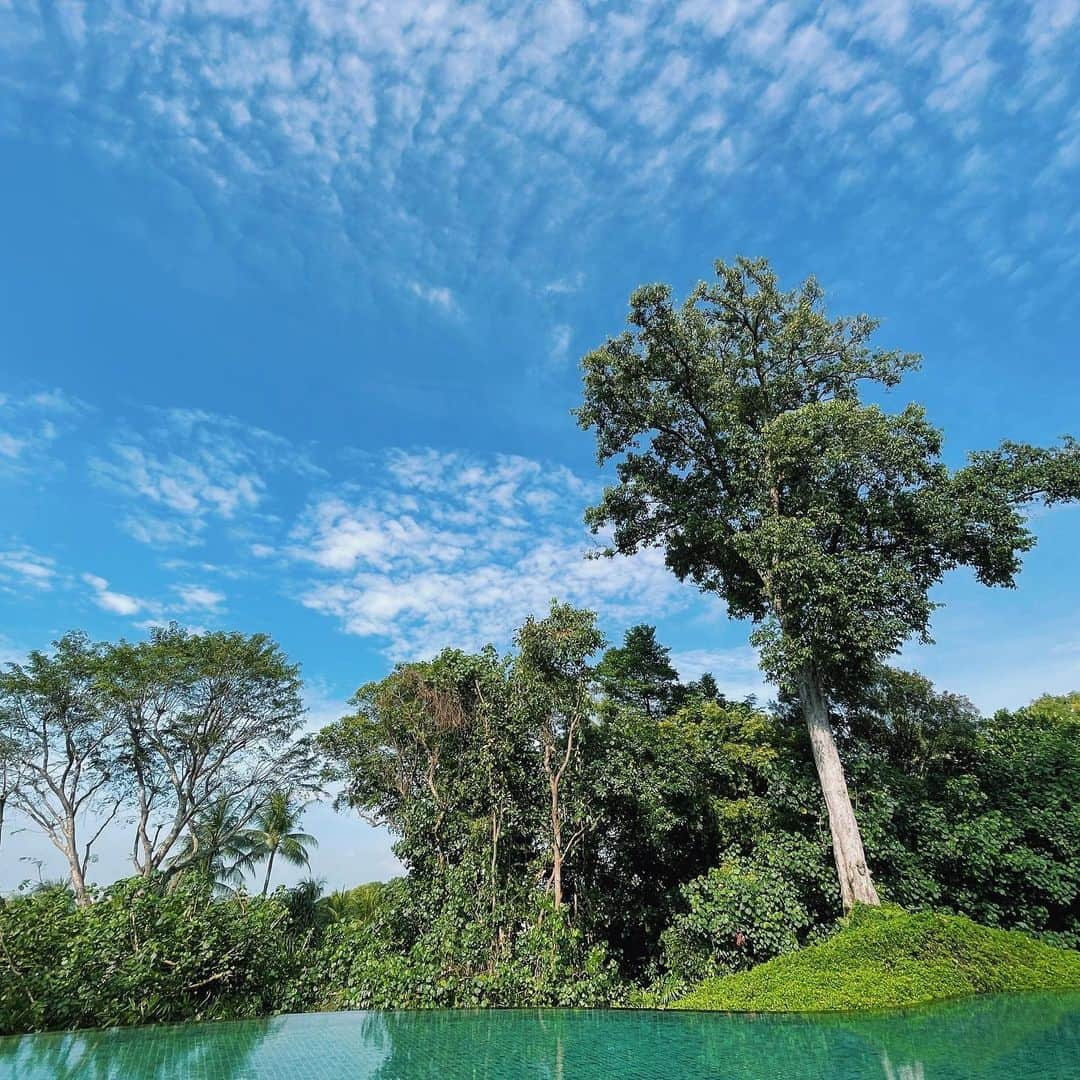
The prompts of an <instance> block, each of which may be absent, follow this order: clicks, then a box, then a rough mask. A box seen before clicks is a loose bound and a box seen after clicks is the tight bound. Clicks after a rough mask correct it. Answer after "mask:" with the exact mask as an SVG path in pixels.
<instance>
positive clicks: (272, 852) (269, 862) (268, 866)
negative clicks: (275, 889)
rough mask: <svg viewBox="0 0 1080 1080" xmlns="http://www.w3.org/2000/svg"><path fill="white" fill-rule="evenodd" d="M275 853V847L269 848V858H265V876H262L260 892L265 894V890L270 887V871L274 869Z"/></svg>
mask: <svg viewBox="0 0 1080 1080" xmlns="http://www.w3.org/2000/svg"><path fill="white" fill-rule="evenodd" d="M276 853H277V848H271V849H270V858H268V859H267V860H266V877H265V878H263V887H262V894H263V896H265V895H266V890H267V889H269V888H270V871H271V870H273V869H274V855H275V854H276Z"/></svg>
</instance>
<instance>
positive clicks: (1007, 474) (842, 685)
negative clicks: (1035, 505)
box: [577, 259, 1080, 908]
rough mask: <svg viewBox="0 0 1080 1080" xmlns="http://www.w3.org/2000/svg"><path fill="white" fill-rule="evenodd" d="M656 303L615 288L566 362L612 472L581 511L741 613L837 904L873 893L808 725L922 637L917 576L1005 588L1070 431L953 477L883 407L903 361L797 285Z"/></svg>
mask: <svg viewBox="0 0 1080 1080" xmlns="http://www.w3.org/2000/svg"><path fill="white" fill-rule="evenodd" d="M716 279H717V280H716V281H715V282H714V283H712V284H705V283H702V284H700V285H698V286H697V287H696V288H695V289H694V290H693V292H692V293H691V295H690V297H689V298H688V299H687V301H686V302H685V303H684V304H683V305H682V306H681V307H676V306H675V305H674V304H673V302H672V298H671V290H670V288H668V287H667V286H665V285H649V286H645V287H643V288H640V289H638V290H637V291H636V292H634V294H633V295H632V297H631V299H630V314H629V324H630V330H628V331H626V332H624V333H623V334H621V335H620V336H618V337H615V338H611V339H609V340H608V341H607V342H606V343H605V344H604V345H603V346H601V347H600V348H599V349H597V350H595V351H594V352H592V353H590V354H589V355H588V356H586V357H585V359H584V361H583V369H584V401H583V404H582V406H581V407H580V408H579V409H578V411H577V417H578V421H579V423H580V425H581V426H582V427H583V428H586V429H592V430H593V431H594V432H595V436H596V448H597V458H598V461H599V462H600V464H604V463H607V462H609V461H611V460H613V459H614V460H615V461H616V462H617V478H618V479H617V482H616V483H615V484H613V485H612V486H610V487H608V488H607V489H606V491H605V492H604V495H603V497H602V499H601V500H600V502H599V503H598V504H597V505H596V506H594V507H592V508H591V509H590V510H589V511H588V512H587V521H588V523H589V524H590V526H591V527H592V529H593V531H594V532H595V531H599V530H601V529H606V528H610V529H611V530H612V540H611V543H610V545H609V546H608V547H607V548H606V552H605V553H606V554H608V555H614V554H624V555H629V554H631V553H633V552H635V551H637V550H639V549H641V548H645V547H660V548H662V549H663V550H664V551H665V555H666V561H667V565H668V567H669V568H670V569H671V570H672V571H673V572H674V573H675V574H676V575H677V576H678V577H679V578H680V579H685V580H689V581H692V582H693V583H694V584H696V585H697V586H698V587H699V588H700V589H702V590H703V591H706V592H711V593H715V594H717V595H719V596H721V597H723V599H724V600H725V601H726V604H727V608H728V611H729V613H730V614H731V615H732V616H733V617H735V618H745V619H749V620H751V621H752V623H753V624H754V632H753V636H752V641H753V642H754V643H755V644H756V645H757V646H758V647H759V649H760V653H761V661H762V665H763V668H764V670H765V672H766V674H767V675H768V676H769V677H770V678H772V679H774V680H775V681H777V682H779V683H780V684H781V685H782V686H784V687H787V688H791V689H792V690H793V691H794V692H795V693H796V694H797V696H798V700H799V702H800V705H801V709H802V713H803V717H804V719H805V722H806V725H807V729H808V732H809V737H810V742H811V746H812V749H813V755H814V761H815V765H816V769H817V773H818V777H819V781H820V785H821V789H822V792H823V794H824V797H825V802H826V805H827V808H828V815H829V825H830V831H831V834H832V841H833V851H834V856H835V861H836V868H837V873H838V877H839V881H840V889H841V896H842V899H843V903H844V906H845V908H847V907H850V906H851V904H852V903H853V902H855V901H860V902H863V903H870V904H874V903H877V891H876V889H875V887H874V883H873V879H872V877H871V874H870V870H869V868H868V866H867V862H866V856H865V852H864V848H863V840H862V836H861V834H860V831H859V826H858V823H857V821H856V818H855V814H854V811H853V809H852V804H851V799H850V796H849V794H848V790H847V782H846V778H845V774H844V770H843V767H842V764H841V761H840V756H839V752H838V749H837V743H836V738H835V736H834V732H833V729H832V726H831V723H830V719H829V707H830V704H843V703H845V702H847V701H849V700H851V699H853V698H857V696H858V694H859V692H860V690H861V688H862V687H864V686H865V685H867V684H868V683H870V682H872V681H873V678H874V677H875V675H876V673H877V672H878V670H879V668H880V664H881V663H882V661H883V659H884V658H885V657H888V656H889V655H891V654H894V653H896V652H897V651H898V650H899V649H900V648H901V646H902V645H903V644H904V642H905V641H907V640H908V639H909V638H911V637H912V636H914V637H917V638H921V639H923V640H929V625H930V617H931V613H932V611H933V609H934V606H935V605H934V603H933V602H932V601H931V600H930V598H929V591H930V589H931V588H932V587H933V586H934V585H936V584H937V583H938V582H939V581H941V579H942V577H943V576H944V575H945V574H946V572H947V571H949V570H950V569H953V568H954V567H958V566H970V567H971V568H972V569H973V570H974V572H975V575H976V577H977V579H978V580H979V581H981V582H982V583H983V584H986V585H1004V586H1009V585H1012V584H1013V581H1014V578H1015V575H1016V573H1017V571H1018V569H1019V567H1020V556H1021V554H1022V553H1023V552H1025V551H1027V550H1028V549H1029V548H1030V547H1031V546H1032V545H1033V544H1034V536H1033V535H1032V533H1031V532H1030V531H1029V529H1028V528H1027V525H1026V517H1025V514H1024V508H1025V505H1026V504H1028V503H1030V502H1032V501H1034V500H1039V501H1041V502H1043V503H1046V504H1050V503H1054V502H1060V501H1063V500H1069V499H1075V498H1077V497H1078V496H1080V446H1078V444H1077V443H1076V442H1075V441H1074V440H1072V439H1069V438H1067V439H1065V440H1064V442H1063V443H1062V445H1061V446H1059V447H1057V448H1054V449H1040V448H1036V447H1031V446H1026V445H1021V444H1017V443H1005V444H1003V445H1002V446H1001V447H1000V448H999V449H997V450H993V451H988V452H981V453H975V454H972V455H971V456H970V458H969V462H968V464H967V465H966V466H965V467H963V468H960V469H958V470H956V471H952V470H950V469H949V468H948V466H946V464H945V463H944V462H943V461H942V459H941V450H942V435H941V432H940V431H939V430H938V429H936V428H935V427H933V426H932V425H931V424H930V423H929V422H928V421H927V419H926V416H925V414H924V412H923V410H922V408H921V407H919V406H918V405H914V404H912V405H908V406H907V407H906V408H904V409H903V410H902V411H900V412H898V413H887V412H884V411H883V410H882V409H881V408H880V407H879V406H878V405H877V404H867V403H865V402H864V401H863V400H862V399H861V388H862V387H863V386H864V385H865V384H876V385H877V386H880V387H883V388H890V387H894V386H896V385H897V384H898V383H899V382H900V380H901V378H902V376H903V375H904V374H905V373H906V372H908V371H910V370H912V369H914V368H915V367H916V366H917V365H918V363H919V357H918V356H916V355H914V354H911V353H902V352H898V351H892V350H883V349H879V348H875V347H873V346H872V345H871V343H870V342H871V337H872V335H873V333H874V331H875V329H876V327H877V322H876V321H875V320H874V319H872V318H870V317H868V316H866V315H857V316H854V317H852V318H839V319H832V318H829V317H828V315H827V314H826V312H825V310H824V306H823V293H822V290H821V288H820V287H819V286H818V284H817V283H816V282H815V281H814V280H813V279H810V280H808V281H806V282H805V283H804V284H803V285H802V286H801V287H800V288H798V289H796V290H794V291H791V292H783V291H781V290H780V288H779V287H778V285H777V280H776V277H775V275H774V274H773V272H772V270H771V269H770V268H769V265H768V263H767V262H765V261H764V260H761V259H759V260H749V259H738V260H736V262H735V263H734V264H733V265H730V266H729V265H725V264H724V263H723V262H718V263H717V264H716Z"/></svg>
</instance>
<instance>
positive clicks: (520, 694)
mask: <svg viewBox="0 0 1080 1080" xmlns="http://www.w3.org/2000/svg"><path fill="white" fill-rule="evenodd" d="M517 644H518V649H519V654H518V656H517V657H516V658H515V661H514V666H513V674H512V680H511V685H512V694H513V696H514V702H515V709H516V710H517V711H518V713H519V715H520V716H522V717H524V718H525V722H526V725H527V728H528V730H529V731H530V732H532V734H533V737H534V738H535V740H536V741H537V743H538V744H539V747H540V767H541V770H542V776H543V779H544V786H545V788H546V789H547V796H548V841H549V845H550V848H549V862H550V875H549V882H550V887H551V894H552V899H553V901H554V904H555V907H556V908H560V907H561V906H562V903H563V893H564V882H563V868H564V866H565V864H566V860H567V858H568V856H569V855H570V854H571V853H572V852H573V850H574V847H575V845H576V844H577V843H578V842H579V841H580V840H581V838H582V837H583V836H584V835H585V833H586V831H587V829H588V824H589V817H588V815H587V814H586V813H583V812H582V806H581V798H582V796H583V794H584V793H583V792H582V791H581V790H580V788H581V784H580V773H581V769H582V764H583V760H584V759H583V755H582V752H581V750H582V739H583V735H584V729H585V725H586V724H587V723H588V721H589V718H590V715H591V712H592V706H593V703H592V696H591V693H590V682H591V679H592V669H591V667H590V666H589V659H590V657H592V656H593V655H594V654H595V653H596V652H597V650H599V649H601V648H603V646H604V637H603V635H602V634H601V633H600V631H599V630H598V629H597V628H596V616H595V615H594V614H593V613H592V612H591V611H581V610H579V609H577V608H574V607H571V606H570V605H569V604H560V603H557V602H555V601H552V604H551V611H550V612H549V614H548V616H547V617H546V618H544V619H535V618H532V617H530V618H529V619H528V620H527V621H526V622H525V624H524V626H522V628H521V629H520V630H519V631H518V634H517Z"/></svg>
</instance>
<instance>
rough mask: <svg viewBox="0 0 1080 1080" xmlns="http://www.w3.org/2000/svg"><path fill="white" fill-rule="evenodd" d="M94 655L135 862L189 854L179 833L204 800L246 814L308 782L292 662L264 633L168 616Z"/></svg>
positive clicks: (167, 864)
mask: <svg viewBox="0 0 1080 1080" xmlns="http://www.w3.org/2000/svg"><path fill="white" fill-rule="evenodd" d="M106 659H107V667H106V671H105V675H104V678H105V688H106V691H107V693H108V696H109V707H110V709H111V710H112V711H113V713H114V714H115V715H116V716H117V717H118V718H119V719H120V720H121V721H122V727H121V743H122V746H121V754H122V758H123V763H124V776H125V782H126V783H127V785H128V787H129V788H130V791H131V798H130V802H131V804H132V806H133V807H134V812H135V822H134V825H135V842H134V845H133V861H134V864H135V869H136V871H137V872H138V873H140V874H142V875H144V876H150V875H153V874H155V873H165V874H166V875H172V874H175V873H178V872H179V871H181V870H184V869H185V868H186V867H187V866H188V865H189V861H194V862H197V861H199V859H200V856H199V854H198V851H197V850H196V849H195V848H193V847H191V846H190V845H189V844H187V843H186V842H185V841H184V839H183V838H184V837H185V835H186V836H189V837H190V836H191V835H192V827H193V825H194V823H195V822H196V821H198V820H199V819H200V817H202V816H203V815H205V814H212V813H213V812H215V808H216V810H220V808H221V807H222V806H223V805H228V806H229V807H230V810H231V812H232V813H233V814H235V815H236V816H237V817H239V818H240V819H241V820H243V821H245V822H246V821H247V820H249V819H250V818H251V817H252V816H253V815H254V814H255V812H256V811H257V810H259V809H260V808H263V807H264V806H265V805H267V803H268V800H269V799H270V797H271V795H272V793H273V792H275V791H279V790H297V789H299V788H301V787H303V786H307V787H308V788H310V786H311V780H312V776H313V773H314V768H313V765H312V762H311V757H310V753H309V750H308V746H307V743H306V741H305V740H303V739H297V738H296V737H295V736H296V733H297V730H298V728H299V726H300V722H301V717H302V715H303V705H302V703H301V700H300V678H299V671H298V669H297V667H296V666H295V665H294V664H290V663H289V662H288V660H287V659H286V657H285V656H284V654H283V653H282V651H281V649H280V648H279V647H278V646H277V645H276V644H275V643H274V642H273V641H272V640H271V639H270V638H268V637H267V636H266V635H265V634H251V635H246V634H240V633H225V632H220V631H219V632H214V633H207V634H191V633H188V632H187V631H186V630H184V629H182V628H181V627H179V626H177V625H175V624H173V625H171V626H169V627H164V628H157V629H154V630H152V631H151V633H150V637H149V639H148V640H146V641H143V642H137V643H129V642H126V641H121V642H119V643H118V644H116V645H113V646H110V647H109V649H108V650H107V653H106Z"/></svg>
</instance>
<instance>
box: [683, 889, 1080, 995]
mask: <svg viewBox="0 0 1080 1080" xmlns="http://www.w3.org/2000/svg"><path fill="white" fill-rule="evenodd" d="M1076 989H1080V953H1076V952H1073V951H1071V950H1065V949H1056V948H1054V947H1052V946H1050V945H1046V944H1044V943H1042V942H1039V941H1036V940H1034V939H1032V938H1030V937H1028V936H1026V935H1025V934H1022V933H1019V932H1009V931H1004V930H993V929H989V928H987V927H984V926H979V925H978V924H976V923H973V922H972V921H971V920H969V919H966V918H963V917H962V916H956V915H938V914H932V913H929V912H927V913H922V914H907V913H905V912H904V911H903V910H902V909H899V908H885V909H881V910H875V909H864V908H860V907H856V908H855V910H854V913H853V915H852V918H851V920H850V922H849V924H848V925H847V926H846V927H845V928H844V929H842V930H840V931H839V932H838V933H837V934H836V935H834V936H833V937H831V938H829V939H828V940H827V941H824V942H822V943H821V944H819V945H813V946H810V947H809V948H806V949H803V950H801V951H799V952H796V953H792V954H790V955H786V956H779V957H777V958H776V959H774V960H770V961H769V962H768V963H765V964H762V965H761V966H760V967H756V968H753V969H752V970H750V971H745V972H741V973H739V974H735V975H728V976H725V977H722V978H717V979H710V980H707V981H705V982H704V983H702V984H701V985H700V986H699V987H698V988H697V989H696V990H694V991H693V992H692V993H691V994H689V995H687V996H686V997H684V998H682V999H681V1000H680V1001H678V1002H676V1003H675V1005H674V1006H673V1008H680V1009H723V1010H728V1011H735V1012H803V1011H834V1010H851V1009H884V1008H899V1007H906V1006H911V1005H921V1004H924V1003H926V1002H930V1001H938V1000H941V999H944V998H951V997H959V996H961V995H964V994H983V993H1013V992H1020V991H1030V990H1076Z"/></svg>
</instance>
